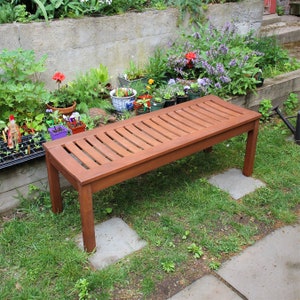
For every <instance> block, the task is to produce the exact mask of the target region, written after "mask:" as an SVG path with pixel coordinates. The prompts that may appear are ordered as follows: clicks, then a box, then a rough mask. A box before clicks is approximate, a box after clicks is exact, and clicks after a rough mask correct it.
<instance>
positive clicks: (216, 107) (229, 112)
mask: <svg viewBox="0 0 300 300" xmlns="http://www.w3.org/2000/svg"><path fill="white" fill-rule="evenodd" d="M205 104H206V105H207V106H211V107H212V108H213V109H214V111H217V112H224V113H225V114H226V115H229V116H234V117H238V116H240V115H241V113H239V112H238V111H235V109H234V107H232V108H231V109H228V107H225V106H224V105H222V104H220V103H216V102H214V101H207V102H206V103H205Z"/></svg>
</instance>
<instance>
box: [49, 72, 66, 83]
mask: <svg viewBox="0 0 300 300" xmlns="http://www.w3.org/2000/svg"><path fill="white" fill-rule="evenodd" d="M65 78H66V76H65V75H64V74H63V73H60V72H56V73H55V74H54V75H53V76H52V79H53V80H56V82H57V83H61V82H62V81H64V80H65Z"/></svg>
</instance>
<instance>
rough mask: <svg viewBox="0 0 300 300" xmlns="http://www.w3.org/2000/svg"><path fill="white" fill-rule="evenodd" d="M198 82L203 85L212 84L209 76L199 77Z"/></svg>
mask: <svg viewBox="0 0 300 300" xmlns="http://www.w3.org/2000/svg"><path fill="white" fill-rule="evenodd" d="M197 82H198V84H199V86H203V87H205V86H208V85H210V83H211V81H210V79H209V78H206V77H204V78H199V79H198V80H197Z"/></svg>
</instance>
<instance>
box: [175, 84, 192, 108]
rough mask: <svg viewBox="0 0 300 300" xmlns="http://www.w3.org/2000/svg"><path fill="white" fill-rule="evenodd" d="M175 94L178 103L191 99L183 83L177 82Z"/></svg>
mask: <svg viewBox="0 0 300 300" xmlns="http://www.w3.org/2000/svg"><path fill="white" fill-rule="evenodd" d="M175 95H176V103H177V104H180V103H183V102H186V101H187V100H188V99H189V97H188V95H187V92H186V89H185V88H184V86H183V85H182V84H177V86H176V90H175Z"/></svg>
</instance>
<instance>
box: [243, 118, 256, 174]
mask: <svg viewBox="0 0 300 300" xmlns="http://www.w3.org/2000/svg"><path fill="white" fill-rule="evenodd" d="M258 127H259V121H256V122H255V125H254V128H253V130H251V131H249V132H248V137H247V144H246V153H245V160H244V168H243V174H244V175H245V176H251V175H252V173H253V168H254V160H255V152H256V142H257V135H258Z"/></svg>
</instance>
